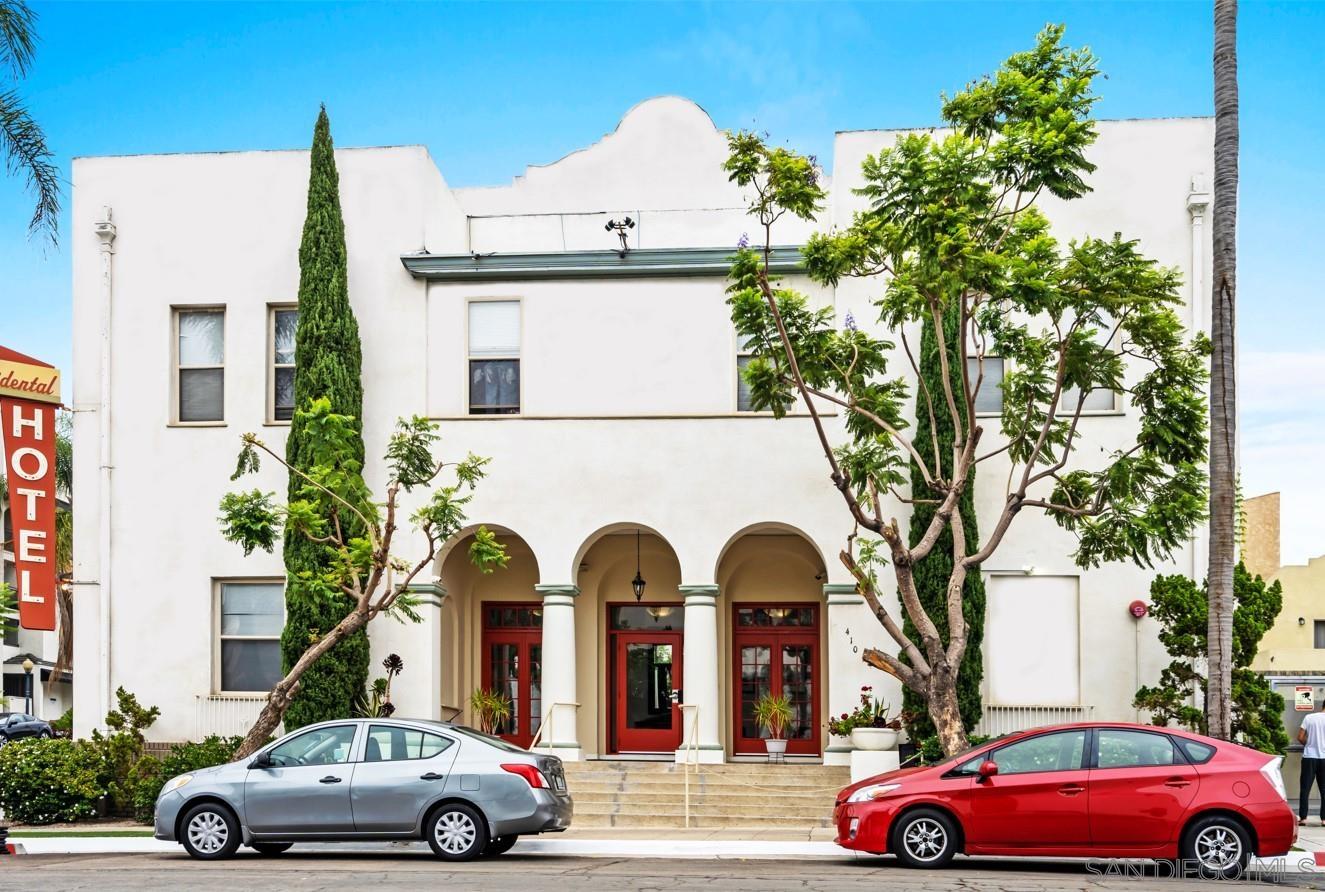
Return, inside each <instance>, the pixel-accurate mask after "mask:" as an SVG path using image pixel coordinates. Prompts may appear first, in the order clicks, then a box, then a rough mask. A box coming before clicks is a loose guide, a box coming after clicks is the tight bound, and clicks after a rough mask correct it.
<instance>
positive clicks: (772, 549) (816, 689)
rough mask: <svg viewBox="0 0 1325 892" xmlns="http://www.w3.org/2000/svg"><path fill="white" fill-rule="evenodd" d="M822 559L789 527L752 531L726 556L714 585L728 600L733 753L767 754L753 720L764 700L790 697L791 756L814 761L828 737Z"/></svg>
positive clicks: (731, 544)
mask: <svg viewBox="0 0 1325 892" xmlns="http://www.w3.org/2000/svg"><path fill="white" fill-rule="evenodd" d="M826 576H827V571H826V567H825V566H824V560H823V556H822V555H821V553H820V552H819V549H818V548H817V547H816V546H815V544H814V543H813V542H812V541H811V540H810V538H809V537H808V536H806V535H805V534H804V533H803V532H801V531H800V530H798V529H796V528H795V527H793V526H791V525H789V524H783V523H761V524H753V525H751V526H749V527H746V528H745V529H743V530H741V531H740V532H738V533H737V534H735V535H734V536H732V538H731V539H730V540H728V542H727V545H726V546H725V547H724V548H723V550H722V552H721V554H720V556H719V558H718V565H717V569H716V574H715V578H716V579H717V582H718V585H719V586H720V588H721V591H722V595H723V598H722V600H723V608H724V610H725V622H724V621H723V620H722V619H720V622H721V623H722V626H723V630H722V635H721V641H722V645H723V646H722V648H721V649H722V650H723V654H722V655H721V656H720V659H721V662H722V665H724V666H726V667H727V672H726V673H724V674H725V675H726V677H727V678H728V679H730V681H729V682H728V683H727V684H725V685H724V696H723V700H724V703H725V705H726V709H727V714H728V716H729V717H730V718H729V721H728V732H727V733H728V735H729V742H730V750H731V752H732V754H733V755H738V756H739V755H760V754H763V753H764V752H766V751H767V749H766V744H765V742H764V741H765V740H766V739H767V738H768V736H769V735H768V732H767V730H766V729H764V728H761V727H760V726H759V725H758V724H757V723H756V722H755V719H754V711H755V704H756V703H757V702H758V701H759V699H760V698H761V697H764V696H768V695H771V696H775V697H785V698H786V699H787V700H788V701H789V703H790V706H791V710H792V720H791V723H790V725H789V726H788V727H787V728H786V731H785V733H784V736H785V738H786V740H787V753H788V754H789V755H800V756H817V755H819V754H821V753H822V752H823V746H824V744H825V741H826V735H827V730H826V728H825V720H824V709H825V707H826V705H827V702H828V697H827V690H828V687H827V683H828V678H827V674H828V673H827V669H828V659H827V654H828V650H827V617H826V616H825V613H824V608H823V584H824V580H825V579H826Z"/></svg>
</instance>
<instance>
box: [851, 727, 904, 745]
mask: <svg viewBox="0 0 1325 892" xmlns="http://www.w3.org/2000/svg"><path fill="white" fill-rule="evenodd" d="M851 746H852V748H853V749H858V750H891V749H896V748H897V732H896V731H894V730H893V729H892V728H852V729H851Z"/></svg>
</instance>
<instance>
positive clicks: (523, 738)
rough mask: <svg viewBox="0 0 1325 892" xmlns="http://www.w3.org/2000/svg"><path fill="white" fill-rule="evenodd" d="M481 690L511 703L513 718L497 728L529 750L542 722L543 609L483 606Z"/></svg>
mask: <svg viewBox="0 0 1325 892" xmlns="http://www.w3.org/2000/svg"><path fill="white" fill-rule="evenodd" d="M483 688H484V689H485V690H488V691H499V692H500V693H503V694H505V695H506V696H507V698H508V699H509V700H510V701H511V716H510V718H509V719H507V720H505V721H503V722H502V723H501V724H500V725H498V726H497V728H496V729H495V731H496V733H497V734H498V735H499V736H500V737H503V738H505V739H506V740H509V741H510V742H511V743H514V744H515V745H516V746H526V747H527V746H529V744H530V743H532V742H533V739H534V734H535V733H536V732H537V731H538V727H539V723H540V722H541V721H542V718H543V606H542V605H541V604H506V603H486V604H484V605H483Z"/></svg>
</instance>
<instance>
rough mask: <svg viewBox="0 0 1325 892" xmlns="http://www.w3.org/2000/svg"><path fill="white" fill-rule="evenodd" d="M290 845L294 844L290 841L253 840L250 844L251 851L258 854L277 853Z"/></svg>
mask: <svg viewBox="0 0 1325 892" xmlns="http://www.w3.org/2000/svg"><path fill="white" fill-rule="evenodd" d="M292 845H294V843H292V842H255V843H253V844H252V846H253V851H255V852H257V853H258V854H259V855H279V854H281V852H284V851H286V850H287V849H289V848H290V846H292Z"/></svg>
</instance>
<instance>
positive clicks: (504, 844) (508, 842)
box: [483, 833, 520, 858]
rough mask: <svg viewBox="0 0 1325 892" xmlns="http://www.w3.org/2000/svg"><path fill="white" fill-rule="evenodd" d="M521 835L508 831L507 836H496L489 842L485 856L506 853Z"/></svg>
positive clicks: (493, 856) (484, 851)
mask: <svg viewBox="0 0 1325 892" xmlns="http://www.w3.org/2000/svg"><path fill="white" fill-rule="evenodd" d="M519 839H520V837H519V836H518V835H517V834H515V833H508V834H506V835H505V836H494V837H493V838H492V839H491V841H489V842H488V847H487V848H485V849H484V850H483V857H484V858H495V857H497V856H498V855H505V854H506V853H507V852H509V851H510V850H511V846H513V845H515V843H516V841H517V840H519Z"/></svg>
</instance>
